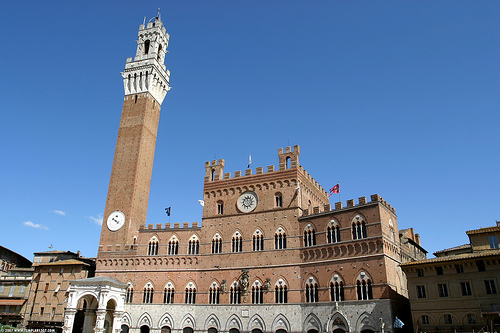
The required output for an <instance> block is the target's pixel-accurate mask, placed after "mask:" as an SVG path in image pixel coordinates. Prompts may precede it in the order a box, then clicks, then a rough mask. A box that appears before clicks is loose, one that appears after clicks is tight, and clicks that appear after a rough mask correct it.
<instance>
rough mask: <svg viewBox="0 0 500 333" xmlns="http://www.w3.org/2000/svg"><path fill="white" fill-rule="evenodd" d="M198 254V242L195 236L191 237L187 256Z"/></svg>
mask: <svg viewBox="0 0 500 333" xmlns="http://www.w3.org/2000/svg"><path fill="white" fill-rule="evenodd" d="M199 252H200V241H199V239H198V237H197V236H196V235H193V236H191V238H190V239H189V244H188V254H198V253H199Z"/></svg>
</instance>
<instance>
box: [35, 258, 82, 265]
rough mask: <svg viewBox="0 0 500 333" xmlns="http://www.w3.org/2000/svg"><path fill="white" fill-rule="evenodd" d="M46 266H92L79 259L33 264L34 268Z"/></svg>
mask: <svg viewBox="0 0 500 333" xmlns="http://www.w3.org/2000/svg"><path fill="white" fill-rule="evenodd" d="M46 265H51V266H61V265H86V266H90V264H87V263H86V262H84V261H81V260H78V259H67V260H56V261H52V262H36V263H34V264H33V266H46Z"/></svg>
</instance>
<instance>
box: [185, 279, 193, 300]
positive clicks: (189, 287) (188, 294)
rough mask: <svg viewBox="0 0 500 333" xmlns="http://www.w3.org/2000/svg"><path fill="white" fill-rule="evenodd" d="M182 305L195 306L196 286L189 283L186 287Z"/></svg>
mask: <svg viewBox="0 0 500 333" xmlns="http://www.w3.org/2000/svg"><path fill="white" fill-rule="evenodd" d="M184 303H186V304H195V303H196V286H195V285H194V283H193V282H189V283H188V284H187V286H186V295H185V299H184Z"/></svg>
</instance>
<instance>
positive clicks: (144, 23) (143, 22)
mask: <svg viewBox="0 0 500 333" xmlns="http://www.w3.org/2000/svg"><path fill="white" fill-rule="evenodd" d="M142 25H146V16H144V21H142Z"/></svg>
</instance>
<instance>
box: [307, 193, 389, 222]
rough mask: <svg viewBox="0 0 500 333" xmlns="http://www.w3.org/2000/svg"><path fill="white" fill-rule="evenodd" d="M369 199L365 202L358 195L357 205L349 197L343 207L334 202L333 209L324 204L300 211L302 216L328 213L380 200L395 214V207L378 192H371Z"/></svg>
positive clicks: (364, 199) (339, 203)
mask: <svg viewBox="0 0 500 333" xmlns="http://www.w3.org/2000/svg"><path fill="white" fill-rule="evenodd" d="M370 199H371V201H369V202H367V201H366V197H359V198H358V204H357V205H356V203H355V202H354V199H349V200H347V201H346V206H345V207H344V206H343V204H342V202H336V203H335V206H334V208H333V209H332V207H331V205H324V206H323V207H313V208H312V210H311V211H309V209H304V210H303V211H302V217H305V216H311V215H316V214H320V213H328V212H331V211H339V210H342V209H348V208H353V207H358V206H363V205H366V204H371V203H375V202H380V203H381V204H382V205H383V206H384V207H386V208H387V209H389V210H390V211H391V212H392V213H393V214H394V215H396V209H394V207H392V206H391V205H390V204H389V203H388V202H387V201H385V200H384V199H383V198H382V197H381V196H380V195H378V194H372V195H371V196H370Z"/></svg>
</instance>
